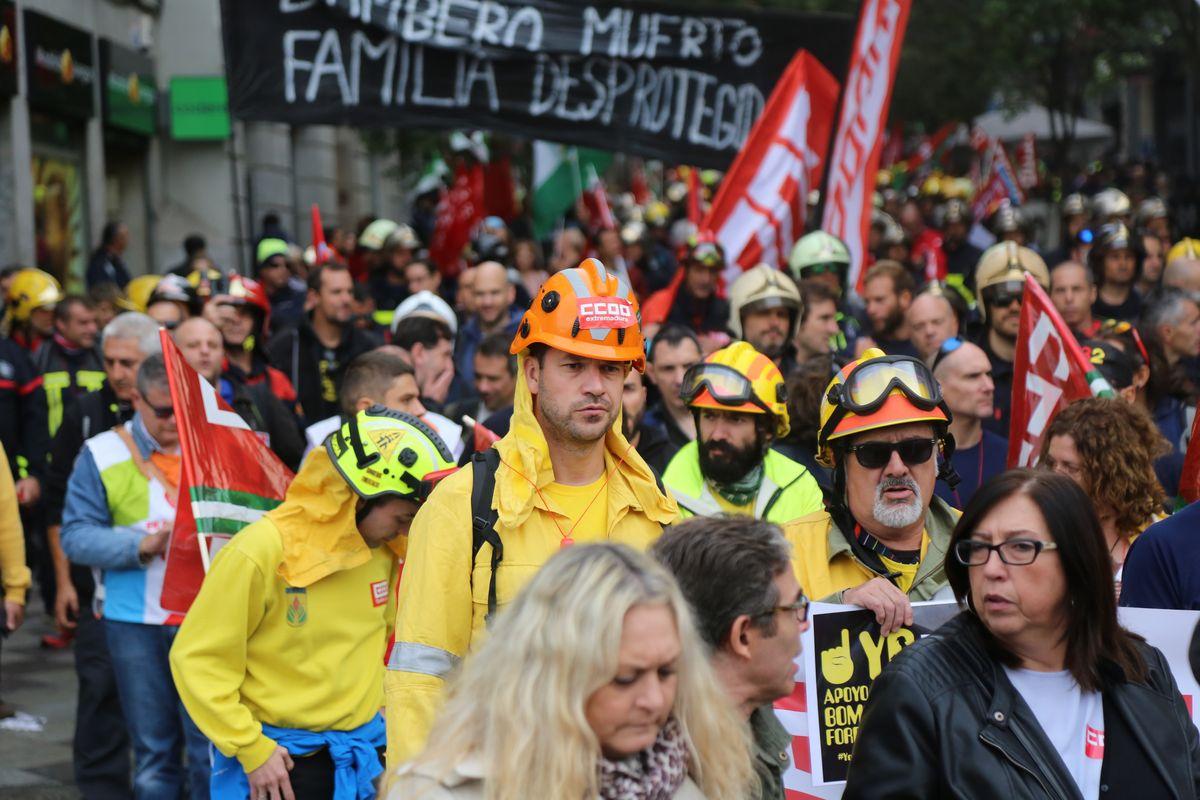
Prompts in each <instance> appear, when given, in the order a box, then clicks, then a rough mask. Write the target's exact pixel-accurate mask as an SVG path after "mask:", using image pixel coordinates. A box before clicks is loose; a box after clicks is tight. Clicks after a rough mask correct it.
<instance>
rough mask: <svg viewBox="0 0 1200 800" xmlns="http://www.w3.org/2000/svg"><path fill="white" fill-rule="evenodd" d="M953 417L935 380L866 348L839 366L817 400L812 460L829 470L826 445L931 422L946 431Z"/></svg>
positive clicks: (914, 364) (911, 363)
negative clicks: (839, 440) (817, 413)
mask: <svg viewBox="0 0 1200 800" xmlns="http://www.w3.org/2000/svg"><path fill="white" fill-rule="evenodd" d="M951 418H952V415H951V413H950V408H949V407H948V406H947V405H946V402H945V400H943V399H942V390H941V387H940V386H939V385H938V382H937V380H936V379H935V378H934V377H933V372H932V371H930V369H929V367H927V366H926V365H925V364H924V363H923V362H921V361H919V360H918V359H915V358H913V357H911V356H889V355H885V354H884V352H883V351H882V350H879V349H877V348H870V349H868V350H867V351H866V352H864V353H863V355H862V357H861V358H859V359H858V360H857V361H853V362H851V363H849V364H847V365H846V366H845V367H843V368H842V369H841V370H840V371H839V372H838V374H837V375H835V376H834V378H833V380H832V381H830V383H829V387H828V388H827V389H826V390H825V396H824V397H823V398H822V399H821V410H820V428H819V430H818V434H817V446H818V454H817V460H818V462H819V463H821V464H822V465H823V466H828V467H833V466H834V459H833V449H832V447H831V446H830V443H831V442H833V441H836V440H837V439H841V438H844V437H847V436H852V435H854V434H857V433H863V432H865V431H871V430H878V429H880V428H889V427H893V426H897V425H906V424H908V423H911V422H930V423H933V424H935V425H940V426H943V427H944V426H946V425H948V424H949V422H950V420H951Z"/></svg>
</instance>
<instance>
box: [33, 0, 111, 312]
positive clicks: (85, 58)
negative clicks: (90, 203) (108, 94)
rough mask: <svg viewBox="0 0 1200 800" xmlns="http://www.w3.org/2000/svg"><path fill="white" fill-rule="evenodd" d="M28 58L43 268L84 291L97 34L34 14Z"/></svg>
mask: <svg viewBox="0 0 1200 800" xmlns="http://www.w3.org/2000/svg"><path fill="white" fill-rule="evenodd" d="M24 28H25V40H24V48H23V49H24V58H25V64H26V74H27V77H28V99H29V107H30V136H31V140H32V146H31V147H32V153H33V158H32V161H33V163H32V165H31V167H32V170H33V204H34V212H33V216H34V235H35V238H36V260H37V263H38V266H40V267H41V268H42V269H44V270H46V271H47V272H49V273H51V274H52V275H54V276H56V277H57V278H58V279H59V280H60V281H62V282H63V284H64V285H65V286H67V287H68V288H72V289H79V288H81V287H82V284H83V275H84V270H85V268H86V266H87V258H88V253H89V243H90V242H91V238H92V236H93V235H96V234H98V232H95V233H93V232H91V231H89V230H88V214H87V207H86V206H87V192H86V185H85V181H86V176H87V169H86V163H87V157H86V156H87V154H86V149H85V148H86V125H87V121H88V120H89V119H91V117H92V116H93V115H94V114H95V103H94V95H93V92H94V89H95V84H96V80H97V77H98V72H99V71H98V69H97V65H96V63H95V59H94V58H93V52H92V37H91V35H90V34H89V33H87V32H86V31H82V30H80V29H78V28H75V27H73V26H71V25H67V24H65V23H63V22H59V21H58V20H56V19H54V18H52V17H48V16H46V15H44V14H39V13H37V12H36V11H31V10H28V9H26V10H25V11H24Z"/></svg>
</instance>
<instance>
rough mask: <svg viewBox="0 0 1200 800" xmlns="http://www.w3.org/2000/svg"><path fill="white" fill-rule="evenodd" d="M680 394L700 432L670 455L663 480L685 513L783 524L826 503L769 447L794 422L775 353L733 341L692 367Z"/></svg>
mask: <svg viewBox="0 0 1200 800" xmlns="http://www.w3.org/2000/svg"><path fill="white" fill-rule="evenodd" d="M680 395H681V396H682V397H683V399H684V401H685V402H686V403H687V404H688V408H690V409H691V410H692V414H693V415H694V416H695V419H696V434H697V436H696V441H694V442H689V443H688V444H686V445H684V447H683V448H682V449H681V450H680V451H679V452H678V453H676V454H675V457H674V458H672V459H671V463H670V464H668V465H667V469H666V471H665V472H664V473H663V483H664V484H665V485H666V486H667V488H669V489H670V490H671V493H672V494H674V495H675V500H676V502H678V503H679V510H680V513H681V514H682V515H683V516H685V517H690V516H712V515H715V514H722V513H725V514H744V515H746V516H751V517H757V518H759V519H765V520H769V521H771V522H776V523H783V522H787V521H789V520H793V519H796V518H797V517H801V516H804V515H805V514H809V513H811V512H813V511H817V510H819V509H820V508H821V490H820V488H819V487H818V486H817V481H816V479H815V478H814V477H813V476H812V474H811V473H810V472H809V471H808V470H807V469H806V468H805V467H804V466H803V465H801V464H799V463H797V462H795V461H793V460H792V459H790V458H788V457H787V456H785V455H783V454H782V453H779V452H777V451H775V450H772V449H771V445H772V444H773V443H774V442H775V441H776V440H777V439H779V438H781V437H783V436H786V435H787V432H788V423H789V420H788V410H787V392H786V390H785V388H784V383H783V375H782V374H781V373H780V371H779V368H778V367H777V366H775V364H774V362H772V361H771V359H770V358H768V357H767V356H766V355H764V354H762V353H760V352H758V351H757V350H755V349H754V348H753V347H752V346H750V344H748V343H747V342H735V343H733V344H731V345H729V346H728V347H725V348H722V349H721V350H718V351H717V352H715V353H713V354H712V355H710V356H709V357H708V358H706V359H704V361H701V362H700V363H699V364H696V365H694V366H692V367H691V368H690V369H688V371H687V373H686V374H685V375H684V378H683V386H682V388H681V389H680Z"/></svg>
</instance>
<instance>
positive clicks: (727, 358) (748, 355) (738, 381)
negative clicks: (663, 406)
mask: <svg viewBox="0 0 1200 800" xmlns="http://www.w3.org/2000/svg"><path fill="white" fill-rule="evenodd" d="M679 396H680V397H681V398H682V399H683V401H684V402H685V403H687V405H688V407H689V408H692V409H697V408H708V409H713V410H716V411H736V412H741V413H747V414H769V415H771V416H772V417H773V418H774V420H775V435H776V436H778V437H783V436H787V433H788V429H789V424H790V421H789V419H788V410H787V388H786V385H785V384H784V381H783V373H781V372H780V371H779V367H777V366H775V362H773V361H771V359H770V358H768V357H767V356H765V355H763V354H762V353H760V352H758V351H757V350H755V349H754V347H753V346H752V345H750V344H748V343H747V342H734V343H733V344H731V345H729V346H728V347H723V348H721V349H720V350H718V351H716V352H715V353H713V354H712V355H710V356H709V357H708V358H706V359H705V360H704V361H701V362H700V363H699V364H693V365H692V366H691V367H689V368H688V371H687V372H686V373H684V376H683V385H682V386H680V388H679Z"/></svg>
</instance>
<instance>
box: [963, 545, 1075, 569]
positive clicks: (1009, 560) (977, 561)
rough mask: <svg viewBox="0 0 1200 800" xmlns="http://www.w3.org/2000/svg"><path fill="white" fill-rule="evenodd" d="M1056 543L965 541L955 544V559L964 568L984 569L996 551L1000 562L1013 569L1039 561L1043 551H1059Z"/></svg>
mask: <svg viewBox="0 0 1200 800" xmlns="http://www.w3.org/2000/svg"><path fill="white" fill-rule="evenodd" d="M1057 549H1058V544H1057V543H1055V542H1043V541H1041V540H1039V539H1009V540H1008V541H1006V542H1001V543H1000V544H988V543H987V542H981V541H978V540H976V539H963V540H962V541H960V542H955V543H954V558H955V559H957V561H958V563H960V564H962V565H963V566H964V567H982V566H983V565H984V564H986V563H987V562H988V559H990V558H991V557H992V551H993V550H995V551H996V553H997V554H998V555H999V556H1000V560H1001V561H1003V562H1004V563H1005V564H1008V565H1009V566H1012V567H1024V566H1028V565H1029V564H1032V563H1033V562H1034V561H1036V560H1037V557H1038V555H1039V554H1040V553H1041V552H1042V551H1043V550H1057Z"/></svg>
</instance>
